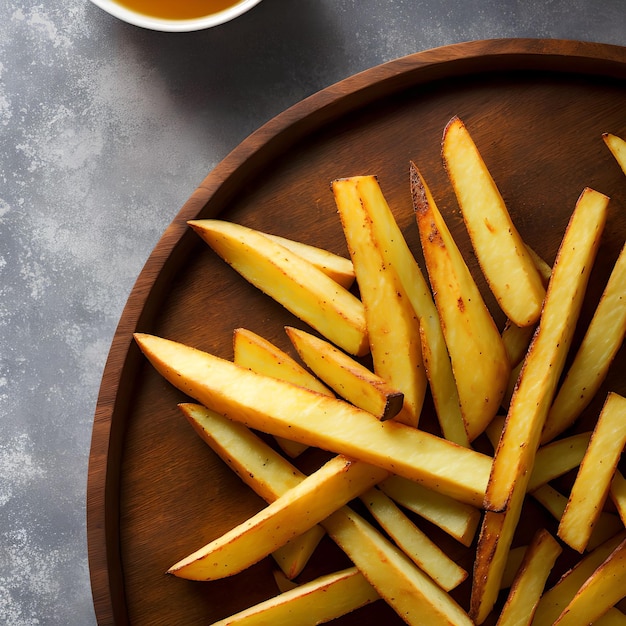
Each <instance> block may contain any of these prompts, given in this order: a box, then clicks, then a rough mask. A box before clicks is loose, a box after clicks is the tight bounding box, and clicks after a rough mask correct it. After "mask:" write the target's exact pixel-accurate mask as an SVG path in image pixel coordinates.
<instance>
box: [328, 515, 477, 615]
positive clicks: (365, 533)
mask: <svg viewBox="0 0 626 626" xmlns="http://www.w3.org/2000/svg"><path fill="white" fill-rule="evenodd" d="M346 520H347V521H346ZM324 528H325V529H326V532H328V534H329V535H330V536H331V537H332V538H333V539H334V540H335V541H336V542H337V544H338V545H339V546H340V547H341V548H342V549H343V550H344V552H345V553H346V554H348V556H350V558H351V559H352V561H353V563H354V564H355V565H356V566H357V567H358V568H359V569H360V570H361V572H363V575H364V576H365V577H366V578H367V579H368V580H369V582H370V584H371V585H372V586H373V587H374V588H375V589H376V590H377V591H378V593H379V594H380V596H381V597H383V598H384V599H385V600H386V601H387V602H388V603H389V604H390V605H391V606H392V607H393V608H394V609H395V611H396V612H397V613H398V615H400V617H402V619H403V620H404V621H405V622H406V623H407V624H415V626H423V625H424V624H429V625H431V624H432V625H433V626H434V625H438V624H441V626H444V625H445V626H449V625H451V624H453V625H455V626H464V625H467V626H471V624H472V622H471V620H470V619H469V617H468V615H467V614H466V613H465V611H464V610H463V609H462V608H461V607H460V606H459V605H458V604H457V603H456V602H455V601H454V600H453V599H452V598H451V596H450V595H448V593H446V592H445V591H444V590H443V589H441V587H439V586H438V585H437V584H436V583H435V582H434V581H433V580H432V579H431V578H430V577H429V576H427V575H426V574H425V573H424V572H422V571H421V570H420V569H419V568H418V567H416V566H415V564H414V563H413V562H412V561H411V560H410V559H409V558H408V557H407V556H406V555H405V554H404V553H403V552H401V551H400V550H399V549H398V548H396V547H395V546H393V545H392V544H391V543H390V542H389V540H387V539H386V538H385V537H383V536H382V535H381V534H380V533H379V532H378V531H377V530H376V529H375V528H374V527H373V526H371V525H370V524H368V523H367V522H366V521H365V520H364V519H363V518H361V517H359V516H358V515H356V514H354V513H353V512H352V511H350V510H348V511H347V512H346V513H344V510H342V511H338V512H337V513H334V514H333V515H331V516H330V517H329V518H328V519H326V520H325V521H324Z"/></svg>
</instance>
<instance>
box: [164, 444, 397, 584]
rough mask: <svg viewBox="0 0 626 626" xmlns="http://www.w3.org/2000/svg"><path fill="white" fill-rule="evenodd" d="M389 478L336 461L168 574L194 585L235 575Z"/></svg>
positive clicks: (357, 463)
mask: <svg viewBox="0 0 626 626" xmlns="http://www.w3.org/2000/svg"><path fill="white" fill-rule="evenodd" d="M386 476H388V472H386V471H385V470H382V469H380V468H377V467H374V466H372V465H368V464H367V463H362V462H360V461H352V460H350V459H348V458H346V457H343V456H337V457H334V458H332V459H331V460H330V461H328V462H327V463H325V464H324V465H323V466H322V467H321V468H320V469H319V470H317V471H316V472H314V473H313V474H311V475H310V476H307V477H306V478H305V479H304V480H302V481H301V482H300V483H299V484H298V485H296V486H295V487H292V488H291V489H289V490H288V491H286V492H285V493H283V494H282V495H280V496H279V497H278V498H277V499H276V500H274V501H273V502H272V503H271V504H269V505H268V506H267V507H265V508H264V509H262V510H261V511H259V513H257V514H256V515H253V516H252V517H251V518H249V519H248V520H246V521H245V522H243V523H241V524H239V525H238V526H236V527H235V528H233V529H232V530H230V531H228V532H227V533H225V534H224V535H222V536H221V537H218V538H217V539H215V540H213V541H211V542H210V543H208V544H207V545H206V546H204V547H202V548H200V549H199V550H196V551H195V552H194V553H193V554H190V555H189V556H188V557H186V558H184V559H182V560H181V561H179V562H178V563H176V564H174V565H173V566H172V567H170V569H169V570H168V573H170V574H174V575H176V576H178V577H180V578H187V579H190V580H216V579H218V578H224V577H226V576H230V575H232V574H237V573H238V572H241V571H243V570H244V569H245V568H247V567H249V566H250V565H253V564H254V563H256V562H258V561H260V560H261V559H263V558H264V557H266V556H268V555H269V554H271V553H272V552H273V551H274V550H276V549H277V548H280V547H281V546H284V545H285V544H286V543H287V541H289V540H290V539H292V538H293V537H297V536H298V535H300V534H302V533H303V532H305V531H307V530H309V529H310V528H312V527H313V526H315V524H317V523H318V522H321V521H322V520H323V519H325V518H326V517H328V515H330V514H331V513H333V512H334V511H336V510H337V509H340V508H341V507H342V506H343V505H344V504H346V502H349V501H350V500H352V499H354V498H355V497H356V496H358V495H360V494H361V493H363V492H364V491H367V489H369V488H370V487H372V486H373V485H375V484H376V483H378V482H380V481H381V480H383V479H384V478H385V477H386ZM321 494H324V497H320V495H321Z"/></svg>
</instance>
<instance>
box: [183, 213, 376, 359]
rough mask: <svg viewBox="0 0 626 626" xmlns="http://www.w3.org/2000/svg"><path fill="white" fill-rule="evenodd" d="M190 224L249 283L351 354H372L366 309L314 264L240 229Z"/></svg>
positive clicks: (208, 223) (220, 224)
mask: <svg viewBox="0 0 626 626" xmlns="http://www.w3.org/2000/svg"><path fill="white" fill-rule="evenodd" d="M189 225H190V226H191V227H192V228H193V229H194V230H195V231H196V232H197V233H198V235H200V237H201V238H202V239H203V240H204V241H205V242H206V243H207V244H209V246H211V248H213V250H214V251H215V252H216V253H217V254H218V255H219V256H221V257H222V258H223V259H224V260H225V261H226V262H227V263H228V264H229V265H230V266H231V267H232V268H233V269H235V270H236V271H237V272H239V273H240V274H241V275H242V276H243V277H244V278H245V279H246V280H248V282H250V283H252V284H253V285H254V286H255V287H257V288H259V289H260V290H261V291H263V292H264V293H266V294H267V295H269V296H270V297H272V298H274V299H275V300H276V301H277V302H279V303H280V304H282V305H283V306H284V307H285V308H286V309H287V310H288V311H290V312H291V313H293V314H294V315H295V316H296V317H298V318H300V319H301V320H303V321H305V322H306V323H307V324H309V325H310V326H311V327H313V328H315V329H316V330H317V331H318V332H320V333H321V334H322V335H324V336H325V337H327V338H328V339H329V340H330V341H332V342H333V343H336V344H337V345H338V346H340V347H341V348H343V349H344V350H346V351H347V352H349V353H350V354H355V355H358V356H363V355H364V354H367V352H368V351H369V343H368V338H367V329H366V326H365V314H364V311H363V304H362V303H361V302H360V300H358V299H357V298H356V297H355V296H354V295H353V294H352V293H350V292H349V291H348V290H347V289H344V288H343V287H341V286H340V285H339V284H338V283H336V282H335V281H334V280H333V279H332V278H329V277H328V276H327V275H326V274H325V273H324V272H322V271H321V270H320V269H318V268H317V267H315V266H314V265H313V264H312V263H310V262H309V261H306V260H305V259H303V258H302V257H300V256H298V255H297V254H294V253H293V252H292V251H291V250H289V249H288V248H285V247H284V246H282V245H280V244H279V243H276V241H274V240H272V239H268V238H267V237H265V236H264V235H263V234H262V233H260V232H259V231H256V230H254V229H251V228H247V227H245V226H242V225H239V224H234V223H232V222H226V221H223V220H214V219H210V220H209V219H207V220H192V221H190V222H189Z"/></svg>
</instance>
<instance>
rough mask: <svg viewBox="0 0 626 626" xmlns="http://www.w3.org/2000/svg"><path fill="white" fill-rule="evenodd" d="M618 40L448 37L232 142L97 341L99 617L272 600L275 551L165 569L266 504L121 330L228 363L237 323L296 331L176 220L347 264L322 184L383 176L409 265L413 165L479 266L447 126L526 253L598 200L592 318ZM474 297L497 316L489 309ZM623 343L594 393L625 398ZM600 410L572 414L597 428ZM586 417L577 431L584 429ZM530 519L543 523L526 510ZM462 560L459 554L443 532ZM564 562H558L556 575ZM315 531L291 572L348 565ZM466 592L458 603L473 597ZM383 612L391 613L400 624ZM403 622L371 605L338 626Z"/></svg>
mask: <svg viewBox="0 0 626 626" xmlns="http://www.w3.org/2000/svg"><path fill="white" fill-rule="evenodd" d="M625 78H626V49H624V48H620V47H612V46H607V45H600V44H583V43H577V42H567V41H556V40H552V41H538V40H500V41H497V40H496V41H486V42H473V43H468V44H458V45H455V46H450V47H446V48H440V49H436V50H431V51H427V52H422V53H418V54H416V55H412V56H409V57H405V58H402V59H399V60H397V61H394V62H391V63H387V64H385V65H383V66H380V67H377V68H374V69H372V70H369V71H367V72H364V73H362V74H359V75H357V76H354V77H352V78H350V79H348V80H346V81H343V82H342V83H339V84H337V85H335V86H333V87H330V88H328V89H326V90H324V91H322V92H320V93H318V94H316V95H314V96H312V97H310V98H308V99H307V100H305V101H303V102H301V103H299V104H298V105H296V106H295V107H293V108H291V109H289V110H288V111H286V112H285V113H283V114H282V115H280V116H279V117H277V118H275V119H274V120H272V121H271V122H269V123H268V124H266V125H265V126H263V127H262V128H261V129H259V130H258V131H257V132H256V133H254V134H253V135H252V136H250V137H249V139H247V140H246V141H244V142H243V143H242V144H241V145H240V146H239V147H238V148H236V149H235V150H234V151H233V152H232V153H231V154H230V155H229V156H228V157H227V158H226V159H225V160H224V161H223V162H222V163H221V164H220V165H219V166H218V167H217V168H216V169H215V170H214V171H213V172H211V173H210V174H209V175H208V176H207V178H206V179H205V181H203V183H202V185H201V186H200V187H199V188H198V189H197V190H196V191H195V192H194V193H193V194H192V196H191V197H190V199H189V201H188V202H187V203H186V204H185V205H184V206H183V207H182V209H181V211H180V213H179V215H178V216H177V218H176V219H175V220H174V222H173V223H172V224H171V225H170V227H169V228H168V229H167V230H166V232H165V233H164V235H163V237H162V239H161V241H160V242H159V244H158V246H157V247H156V249H155V250H154V253H153V254H152V256H151V257H150V259H149V261H148V262H147V264H146V266H145V268H144V270H143V272H142V273H141V275H140V276H139V278H138V280H137V283H136V286H135V288H134V290H133V292H132V294H131V296H130V298H129V301H128V304H127V306H126V309H125V311H124V314H123V316H122V318H121V320H120V324H119V327H118V330H117V333H116V335H115V339H114V342H113V345H112V347H111V351H110V355H109V360H108V362H107V366H106V369H105V373H104V378H103V382H102V388H101V392H100V397H99V401H98V405H97V410H96V415H95V422H94V431H93V440H92V449H91V456H90V467H89V484H88V539H89V558H90V568H91V577H92V588H93V592H94V602H95V608H96V614H97V617H98V621H99V623H101V624H113V623H118V624H123V623H132V624H159V623H163V624H173V623H177V624H196V623H197V624H207V623H210V622H211V621H212V620H215V619H218V618H221V617H224V616H226V615H228V614H230V613H232V612H234V611H236V610H240V609H241V608H244V607H245V606H247V605H249V604H251V603H253V602H256V601H259V600H261V599H263V598H265V597H268V596H270V595H273V594H274V593H276V588H275V585H274V582H273V577H272V574H271V568H272V563H271V561H270V560H269V559H267V560H266V561H264V562H262V563H260V564H258V565H256V566H254V567H253V568H251V569H250V570H249V571H247V572H244V573H242V574H240V575H238V576H234V577H232V578H228V579H225V580H222V581H217V582H211V583H192V582H188V581H184V580H179V579H176V578H173V577H169V576H166V575H165V574H164V572H165V570H166V569H167V568H168V567H169V566H170V565H172V564H173V563H174V562H176V561H177V560H179V559H180V558H182V557H183V556H186V555H187V554H188V553H190V552H191V551H193V550H195V549H197V548H198V547H200V546H201V545H203V544H204V543H206V542H208V541H209V540H211V539H212V538H214V537H216V536H217V535H219V534H221V533H222V532H224V531H225V530H227V529H229V528H230V527H232V526H234V525H235V524H236V523H238V522H239V521H242V520H243V519H245V518H246V517H247V516H249V515H250V514H251V513H253V512H255V511H256V510H258V509H259V508H260V507H261V506H262V502H261V501H260V499H259V498H257V497H256V496H255V495H254V494H251V492H250V491H249V489H248V488H247V487H244V486H243V485H241V484H240V483H239V482H238V479H236V478H235V477H234V475H231V473H230V470H228V469H227V468H226V467H225V466H224V465H223V464H222V462H221V461H219V460H218V459H217V458H216V457H215V455H213V453H212V452H211V451H210V449H209V448H208V447H207V446H206V445H205V444H204V443H202V442H201V441H200V439H199V438H198V437H197V435H195V433H194V432H193V431H192V429H191V428H190V427H189V426H188V424H187V423H186V421H185V420H184V418H183V417H182V416H181V415H180V414H179V412H178V409H177V407H176V403H177V402H178V401H180V400H183V399H184V398H183V396H182V395H181V394H179V393H178V392H176V391H175V390H173V388H171V387H170V386H169V385H168V384H167V383H165V382H164V381H163V380H162V379H161V378H160V377H159V376H158V375H156V374H155V373H154V372H153V371H152V370H151V368H150V367H149V366H148V365H147V364H146V363H145V362H144V360H143V359H142V358H141V356H140V355H139V353H138V350H137V349H136V347H135V346H134V345H133V343H132V337H131V335H132V332H134V331H135V330H139V331H143V332H150V333H154V334H158V335H161V336H165V337H169V338H172V339H177V340H179V341H182V342H186V343H189V344H191V345H194V346H196V347H199V348H202V349H206V350H208V351H211V352H214V353H217V354H219V355H221V356H224V357H229V358H230V357H231V356H232V330H233V329H234V328H236V327H239V326H243V327H247V328H249V329H251V330H253V331H255V332H258V333H259V334H261V335H263V336H264V337H266V338H268V339H270V340H273V341H275V342H276V343H277V344H278V345H280V346H281V347H283V348H288V342H287V340H286V337H285V336H284V332H283V330H282V328H283V326H284V324H286V323H289V324H293V325H297V326H302V324H301V323H300V322H298V321H297V320H294V319H293V318H292V317H291V316H290V315H289V314H288V313H286V312H285V311H284V310H282V309H281V308H280V307H279V306H278V305H276V304H275V303H273V302H271V301H270V300H269V299H268V298H266V297H265V296H263V295H262V294H260V293H259V292H258V291H256V290H255V289H254V288H253V287H251V286H250V285H248V284H247V283H246V282H245V281H244V280H243V279H242V278H241V277H239V276H238V275H237V274H235V273H234V272H233V271H232V270H230V269H229V268H228V267H226V266H225V265H224V264H223V263H222V262H221V261H220V260H219V259H218V258H217V257H216V256H215V255H214V254H213V253H212V252H211V251H210V250H209V249H208V248H207V247H206V246H205V245H204V244H202V243H201V242H200V240H199V238H198V237H197V236H196V235H194V234H193V233H191V232H190V230H189V229H188V227H187V226H186V221H187V220H188V219H192V218H197V217H207V216H216V215H218V216H220V217H221V218H225V219H229V220H233V221H236V222H240V223H243V224H246V225H248V226H252V227H254V228H259V229H261V230H266V231H271V232H274V233H276V234H280V235H284V236H288V237H292V238H294V239H299V240H301V241H305V242H307V243H311V244H314V245H319V246H323V247H326V248H328V249H330V250H332V251H334V252H338V253H342V254H346V248H345V243H344V242H343V238H342V233H341V226H340V223H339V220H338V217H337V215H336V210H335V207H334V204H333V199H332V195H331V193H330V189H329V183H330V181H331V180H332V179H333V178H336V177H341V176H349V175H353V174H366V173H368V174H369V173H372V174H376V175H377V176H378V177H379V181H380V184H381V186H382V189H383V191H384V193H385V195H386V196H387V199H388V201H389V203H390V205H391V206H392V209H393V211H394V213H395V215H396V218H397V220H398V222H399V223H400V225H401V227H402V229H403V231H404V233H405V236H406V238H407V240H408V242H409V244H410V245H411V247H412V249H413V250H414V252H415V254H416V257H417V258H418V259H419V260H420V261H421V255H420V251H419V246H418V236H417V230H416V226H415V222H414V218H413V214H412V208H411V204H410V194H409V186H408V163H409V160H413V161H415V163H416V164H417V165H418V167H420V169H421V171H422V172H423V174H424V175H425V177H426V179H427V180H428V182H429V184H430V186H431V188H432V190H433V193H434V195H435V197H436V198H437V200H438V203H439V206H440V208H441V209H442V210H443V212H444V214H445V217H446V219H447V221H448V223H449V225H450V227H451V230H452V231H453V233H454V234H455V236H457V237H458V239H459V241H460V242H461V246H462V249H463V251H464V252H465V253H466V258H467V260H468V264H469V265H470V267H471V269H472V270H473V271H474V272H475V275H476V276H477V278H478V281H479V283H480V284H481V286H482V287H483V289H484V282H483V281H481V280H480V277H479V276H478V274H477V272H476V270H477V268H476V264H475V261H474V259H473V257H472V255H471V253H470V252H469V246H468V244H467V238H466V236H465V234H464V231H463V228H462V221H461V217H460V215H459V212H458V209H457V207H456V204H455V201H454V197H453V194H452V192H451V190H450V187H449V184H448V182H447V180H446V177H445V173H444V171H443V167H442V164H441V158H440V140H441V135H442V132H443V129H444V126H445V124H446V123H447V121H448V120H449V119H450V118H451V117H452V116H453V115H459V117H461V119H463V121H464V122H465V123H466V125H467V127H468V129H469V130H470V132H471V134H472V136H473V137H474V139H475V141H476V143H477V144H478V147H479V149H480V150H481V152H482V154H483V157H484V158H485V160H486V162H487V165H488V166H489V168H490V169H491V172H492V175H493V176H494V178H495V180H496V182H497V183H498V185H499V187H500V190H501V192H502V194H503V196H504V198H505V200H506V201H507V203H508V207H509V210H510V212H511V214H512V216H513V219H514V221H515V222H516V224H517V226H518V228H519V230H520V231H521V233H522V235H523V236H524V237H525V238H526V240H527V242H528V243H529V244H530V245H531V246H533V247H534V248H535V249H536V250H537V251H539V252H540V253H541V254H542V255H543V256H544V258H545V259H546V260H547V261H548V262H552V261H553V259H554V256H555V253H556V250H557V247H558V244H559V240H560V237H561V235H562V233H563V230H564V227H565V225H566V223H567V220H568V218H569V215H570V214H571V211H572V210H573V207H574V205H575V202H576V199H577V198H578V196H579V194H580V193H581V191H582V189H583V188H584V187H585V186H590V187H593V188H595V189H597V190H598V191H601V192H603V193H606V194H607V195H609V196H610V197H611V198H612V200H611V209H610V216H609V221H608V224H607V228H606V232H605V236H604V239H603V243H602V247H601V250H600V255H599V258H598V261H597V263H596V267H595V268H594V271H593V274H592V281H591V287H590V290H589V294H588V298H587V300H586V303H585V310H584V313H583V318H584V319H588V316H589V314H590V311H592V310H593V306H594V303H595V302H596V301H597V298H598V297H599V295H600V292H601V290H602V287H603V285H604V282H605V281H606V278H607V276H608V272H609V271H610V267H611V265H612V262H613V261H614V260H615V258H616V257H617V254H618V252H619V249H620V247H621V245H622V244H623V242H624V239H625V237H626V177H624V175H623V174H622V173H621V171H620V170H619V168H618V166H617V164H616V162H615V161H614V160H613V158H612V156H611V155H610V153H609V152H608V150H607V148H606V147H605V145H604V143H603V142H602V139H601V134H602V133H603V132H611V133H615V134H618V135H622V136H626V116H625V115H624V110H625V109H624V102H625V96H626V83H625V82H624V80H625ZM486 299H487V301H488V303H489V305H490V306H491V307H492V309H493V311H494V317H495V318H496V319H497V321H498V323H499V325H500V326H501V325H502V323H503V318H502V314H501V313H499V312H498V311H496V310H495V308H494V303H493V299H492V298H490V297H489V296H488V295H487V294H486ZM625 365H626V355H625V354H624V349H622V350H621V351H620V353H619V355H618V357H617V362H616V363H615V365H614V367H613V369H612V372H611V374H610V377H609V380H608V381H607V382H606V384H605V385H604V387H603V390H602V392H601V394H600V395H602V394H605V393H606V391H607V390H608V389H612V390H614V391H617V392H621V393H626V384H625V382H624V377H623V371H624V367H625ZM599 404H600V399H599V400H598V401H597V402H595V403H594V404H593V405H592V407H591V408H590V410H589V411H588V412H587V414H586V416H585V419H586V420H589V419H592V417H593V415H594V413H597V409H598V407H599ZM584 427H585V424H584V422H583V424H582V425H581V426H579V428H584ZM526 515H527V519H528V520H529V523H528V524H525V525H524V526H525V531H526V536H519V537H518V538H517V539H516V541H517V542H522V541H527V540H528V539H529V537H528V532H529V529H530V528H531V527H532V526H533V525H535V526H536V525H537V524H539V523H544V522H545V523H546V524H547V525H548V528H549V530H552V531H553V532H554V531H555V526H554V523H553V521H552V520H550V519H549V518H547V517H545V515H544V514H543V512H542V511H541V510H540V508H539V507H538V506H533V505H532V503H531V504H530V505H529V507H528V509H527V511H526ZM422 525H423V527H424V528H426V529H427V530H428V532H432V533H433V535H434V536H435V537H436V538H437V539H441V541H442V543H444V544H445V546H446V547H447V549H449V550H451V551H452V552H453V554H455V555H456V556H457V558H458V559H459V561H460V562H462V563H463V564H464V565H465V566H466V567H468V568H469V569H470V573H471V564H472V553H473V549H474V548H473V547H472V548H470V549H469V550H466V549H464V548H462V547H461V546H460V545H457V544H454V542H453V541H451V540H448V539H447V538H446V537H441V536H440V533H437V531H436V530H435V529H431V528H429V527H427V525H426V524H422ZM568 558H569V555H568V554H567V553H566V554H565V556H564V557H563V558H561V559H560V560H559V562H558V564H557V568H561V571H562V569H563V568H564V567H566V566H567V563H568ZM345 564H346V561H345V558H344V557H343V555H341V554H340V553H339V551H338V550H337V549H336V547H335V546H333V545H331V543H330V541H327V540H325V541H324V543H323V545H322V546H321V549H320V550H319V553H318V554H317V555H316V556H315V558H314V559H313V562H312V564H311V566H310V567H309V568H308V569H307V570H306V571H305V573H304V574H303V576H302V580H305V579H307V578H310V577H312V576H314V575H316V574H319V573H321V572H323V571H332V569H333V568H336V567H339V566H342V565H345ZM468 593H469V583H466V584H464V585H463V586H462V587H461V588H460V589H459V590H457V592H455V595H456V597H457V598H458V599H459V601H460V602H461V603H462V604H463V605H464V606H467V598H468ZM394 620H395V621H394ZM396 622H397V623H400V621H399V619H398V618H396V617H395V615H394V614H393V613H392V612H391V611H390V610H389V609H388V608H387V607H385V606H384V605H383V604H382V603H381V602H378V603H376V604H375V605H372V606H370V607H366V608H364V609H362V610H360V611H358V612H357V613H355V614H353V615H351V616H347V617H345V618H343V619H342V620H340V623H343V624H357V623H358V624H380V623H386V624H391V623H396Z"/></svg>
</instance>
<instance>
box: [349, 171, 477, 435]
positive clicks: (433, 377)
mask: <svg viewBox="0 0 626 626" xmlns="http://www.w3.org/2000/svg"><path fill="white" fill-rule="evenodd" d="M353 180H355V182H356V186H357V190H358V193H359V197H360V198H361V202H362V207H363V210H364V211H365V212H366V213H367V215H368V217H369V219H370V221H371V227H372V229H373V231H374V232H375V233H376V239H377V240H378V241H379V242H381V243H382V244H383V245H382V249H381V252H382V254H383V256H384V258H385V260H386V262H387V263H388V264H389V265H390V266H391V267H393V268H394V269H395V270H396V272H397V275H398V278H399V279H400V282H401V283H402V287H403V288H404V291H405V293H406V296H407V298H408V299H409V301H410V302H411V305H412V307H413V310H414V311H415V314H416V315H417V317H418V319H419V322H420V338H421V345H422V357H423V361H424V367H425V369H426V376H427V378H428V382H429V384H430V390H431V394H432V398H433V402H434V405H435V411H436V413H437V417H438V419H439V425H440V427H441V431H442V433H443V436H444V437H445V438H446V439H448V441H453V442H454V443H458V444H459V445H462V446H465V447H469V439H468V437H467V433H466V431H465V425H464V424H463V418H462V416H461V407H460V405H459V395H458V392H457V389H456V382H455V380H454V375H453V372H452V365H451V363H450V357H449V355H448V349H447V347H446V343H445V339H444V336H443V332H442V330H441V323H440V322H439V315H438V314H437V308H436V307H435V303H434V301H433V296H432V293H431V291H430V288H429V287H428V283H427V282H426V279H425V278H424V274H423V273H422V270H421V269H420V267H419V265H418V264H417V262H416V260H415V257H414V256H413V253H412V252H411V250H410V248H409V246H408V244H407V242H406V240H405V238H404V235H403V234H402V231H401V230H400V227H399V226H398V223H397V222H396V220H395V217H394V215H393V213H392V211H391V209H390V207H389V204H388V203H387V200H386V198H385V196H384V194H383V192H382V190H381V188H380V185H379V184H378V181H377V179H376V178H375V177H374V176H356V177H354V178H353Z"/></svg>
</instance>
